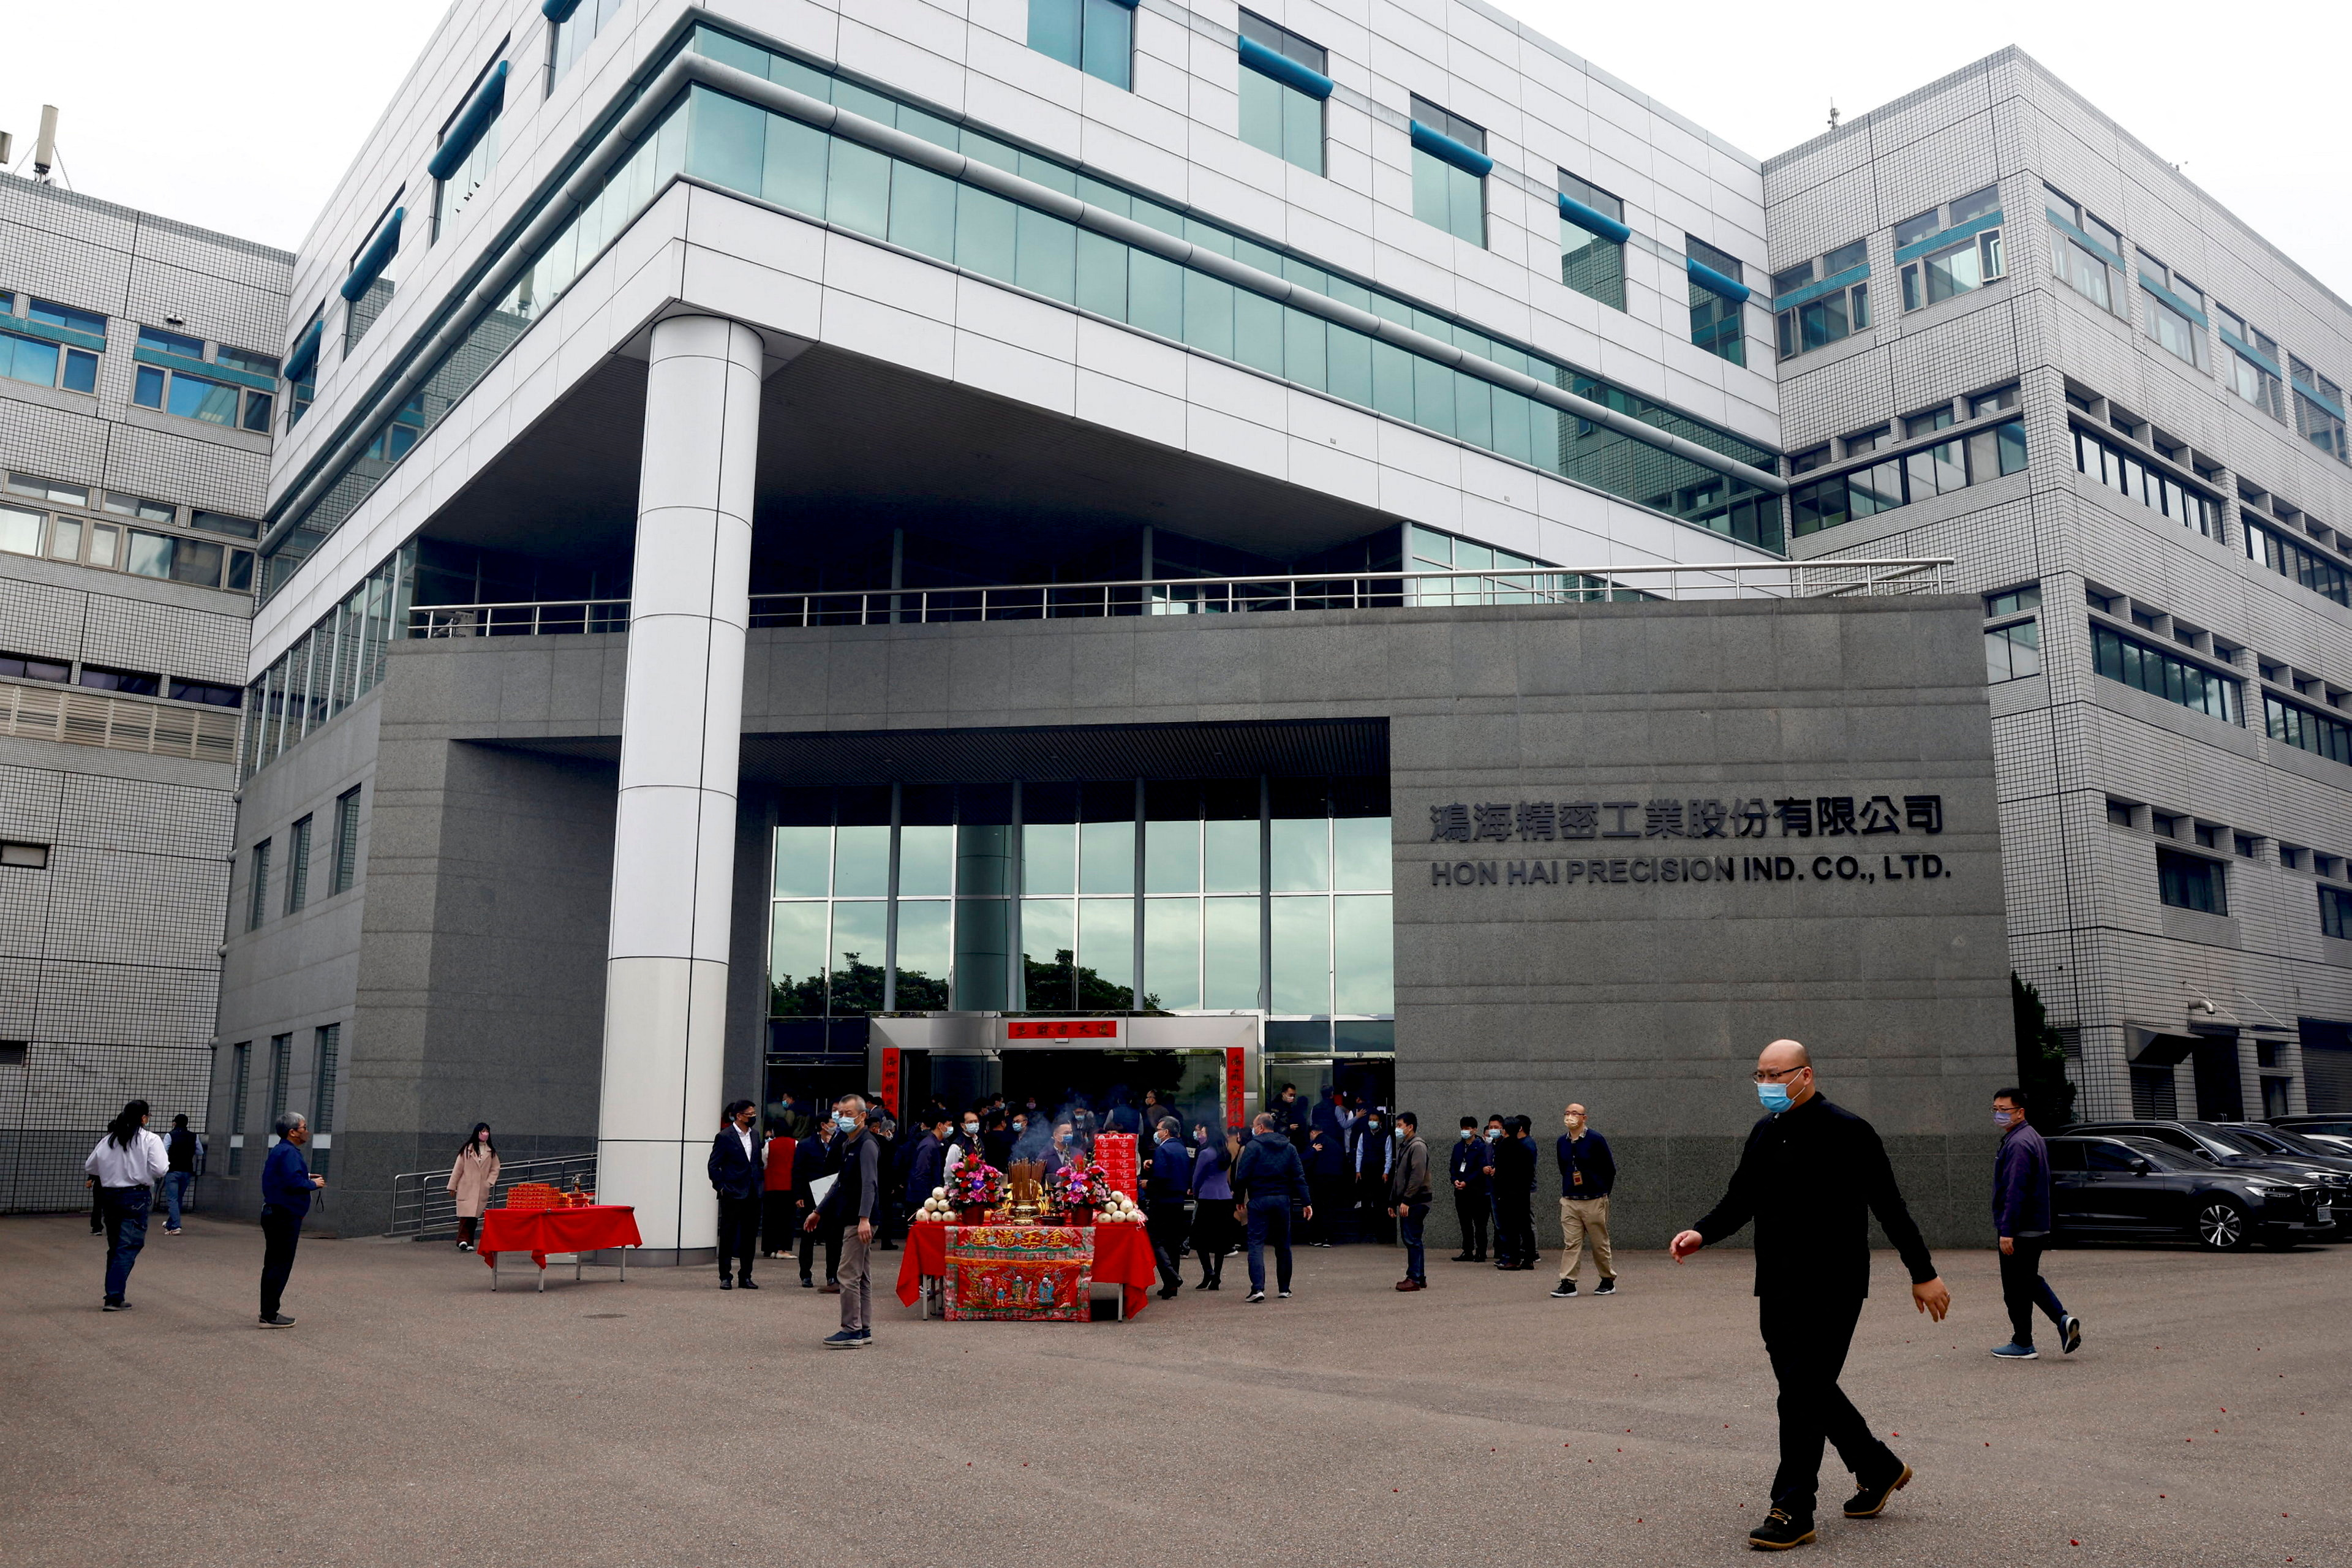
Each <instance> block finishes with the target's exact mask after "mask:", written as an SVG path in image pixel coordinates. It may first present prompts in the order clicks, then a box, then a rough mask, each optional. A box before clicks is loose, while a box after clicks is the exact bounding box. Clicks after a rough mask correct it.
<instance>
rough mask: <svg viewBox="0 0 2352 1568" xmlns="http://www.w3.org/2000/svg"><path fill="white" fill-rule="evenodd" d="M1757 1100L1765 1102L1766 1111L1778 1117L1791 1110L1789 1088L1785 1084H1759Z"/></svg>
mask: <svg viewBox="0 0 2352 1568" xmlns="http://www.w3.org/2000/svg"><path fill="white" fill-rule="evenodd" d="M1756 1098H1757V1099H1758V1100H1762V1101H1763V1102H1764V1109H1765V1110H1769V1111H1771V1112H1773V1113H1774V1114H1776V1115H1777V1114H1779V1113H1780V1112H1781V1111H1783V1110H1788V1109H1789V1086H1788V1085H1787V1084H1785V1083H1759V1084H1758V1085H1757V1086H1756Z"/></svg>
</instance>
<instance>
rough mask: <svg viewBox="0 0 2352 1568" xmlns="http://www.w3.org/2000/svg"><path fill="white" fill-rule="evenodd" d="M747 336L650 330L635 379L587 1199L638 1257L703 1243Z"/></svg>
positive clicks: (742, 554) (730, 765)
mask: <svg viewBox="0 0 2352 1568" xmlns="http://www.w3.org/2000/svg"><path fill="white" fill-rule="evenodd" d="M760 366H761V340H760V335H759V334H758V333H757V332H754V331H751V329H750V328H749V327H746V326H743V325H741V324H740V323H738V322H734V321H724V320H720V319H719V318H717V317H712V316H679V317H673V318H671V319H669V320H667V321H661V322H659V323H658V324H656V326H655V328H654V334H653V361H652V367H651V370H650V371H649V373H648V374H647V375H646V435H645V453H644V456H643V457H642V458H640V459H639V469H638V474H639V477H638V494H637V550H636V569H635V585H634V587H633V589H632V591H631V598H630V604H629V664H628V685H627V690H626V694H625V698H624V700H623V707H622V718H621V785H620V809H619V815H618V820H617V822H616V824H615V826H614V844H613V910H612V937H611V942H610V945H609V946H608V947H607V949H606V952H605V965H604V1096H603V1100H602V1102H601V1105H600V1108H599V1111H598V1117H597V1130H596V1152H597V1159H598V1169H597V1195H598V1196H599V1197H600V1198H603V1199H605V1200H608V1201H610V1202H614V1203H625V1204H633V1205H635V1206H636V1211H637V1227H638V1229H639V1230H640V1231H641V1232H642V1233H643V1234H644V1237H645V1245H646V1247H647V1248H648V1249H649V1250H652V1251H656V1252H658V1251H663V1250H669V1249H678V1250H691V1249H700V1248H707V1247H713V1246H715V1245H716V1244H717V1241H718V1218H719V1208H718V1199H717V1198H716V1197H715V1196H714V1195H713V1194H712V1193H711V1190H710V1184H709V1180H708V1179H707V1178H706V1176H705V1175H704V1170H703V1165H704V1161H705V1159H706V1158H707V1155H708V1152H709V1145H710V1139H711V1136H712V1134H713V1133H715V1132H716V1131H718V1127H719V1082H720V1071H721V1063H722V1058H723V1049H724V1045H725V1039H726V1024H727V960H728V930H729V923H730V905H731V903H732V901H733V895H734V882H735V878H734V862H735V792H736V779H737V776H738V766H739V761H740V753H741V751H742V730H743V639H744V633H745V631H746V629H747V628H748V626H749V625H750V621H751V492H752V481H753V477H754V473H755V470H756V468H757V467H758V458H759V432H760Z"/></svg>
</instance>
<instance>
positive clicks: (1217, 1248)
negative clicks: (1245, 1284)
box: [1192, 1198, 1234, 1285]
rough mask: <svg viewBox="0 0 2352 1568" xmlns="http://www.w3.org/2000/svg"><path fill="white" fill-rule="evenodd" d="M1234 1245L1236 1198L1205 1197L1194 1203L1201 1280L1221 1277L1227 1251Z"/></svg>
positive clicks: (1195, 1249) (1194, 1243)
mask: <svg viewBox="0 0 2352 1568" xmlns="http://www.w3.org/2000/svg"><path fill="white" fill-rule="evenodd" d="M1233 1245H1234V1200H1233V1199H1231V1198H1202V1200H1201V1201H1200V1202H1199V1203H1197V1204H1195V1205H1193V1206H1192V1256H1193V1257H1195V1258H1199V1259H1200V1260H1201V1283H1202V1284H1203V1285H1206V1284H1209V1283H1211V1282H1212V1281H1213V1280H1216V1279H1223V1277H1224V1272H1225V1254H1226V1253H1227V1252H1228V1251H1230V1250H1231V1249H1232V1247H1233Z"/></svg>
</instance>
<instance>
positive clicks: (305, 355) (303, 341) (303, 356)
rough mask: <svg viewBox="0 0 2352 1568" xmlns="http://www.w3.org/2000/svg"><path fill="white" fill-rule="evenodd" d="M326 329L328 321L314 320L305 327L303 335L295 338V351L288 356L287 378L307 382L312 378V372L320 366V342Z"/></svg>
mask: <svg viewBox="0 0 2352 1568" xmlns="http://www.w3.org/2000/svg"><path fill="white" fill-rule="evenodd" d="M326 330H327V323H326V322H324V321H312V322H311V323H310V325H309V326H308V327H306V328H304V329H303V331H302V335H301V336H300V337H299V338H297V339H295V340H294V352H293V353H290V354H289V355H287V356H286V379H287V380H289V381H293V382H306V381H309V380H310V373H311V372H312V371H314V370H316V369H318V368H319V342H320V338H322V337H323V336H324V335H325V333H326Z"/></svg>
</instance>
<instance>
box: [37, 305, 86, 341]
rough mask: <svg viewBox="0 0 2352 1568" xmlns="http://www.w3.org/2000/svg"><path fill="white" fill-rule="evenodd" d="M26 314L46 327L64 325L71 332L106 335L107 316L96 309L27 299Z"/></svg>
mask: <svg viewBox="0 0 2352 1568" xmlns="http://www.w3.org/2000/svg"><path fill="white" fill-rule="evenodd" d="M25 314H26V317H27V318H28V319H30V320H32V321H38V322H39V323H40V324H41V325H43V326H45V327H63V328H64V329H65V330H66V331H69V332H86V333H88V334H89V335H90V336H91V337H94V338H102V337H104V336H106V318H105V317H104V316H102V315H100V313H99V312H98V311H96V310H76V309H75V308H74V307H72V306H71V305H60V304H58V303H57V302H56V301H54V300H26V301H25Z"/></svg>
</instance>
